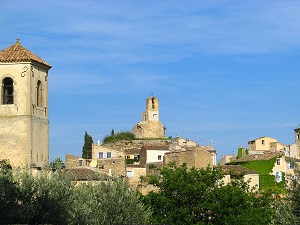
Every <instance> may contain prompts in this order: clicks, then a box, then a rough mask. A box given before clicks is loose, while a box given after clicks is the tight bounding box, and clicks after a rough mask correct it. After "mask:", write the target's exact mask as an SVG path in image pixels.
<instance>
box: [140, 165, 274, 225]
mask: <svg viewBox="0 0 300 225" xmlns="http://www.w3.org/2000/svg"><path fill="white" fill-rule="evenodd" d="M222 177H223V175H222V173H221V171H220V170H218V169H216V170H212V169H211V168H206V169H195V168H192V169H188V168H187V167H186V165H182V166H181V167H176V166H175V165H174V164H171V165H169V166H168V167H165V168H163V169H161V171H160V175H159V176H156V177H151V179H150V183H151V184H154V185H156V186H157V187H158V188H159V190H160V191H159V192H158V193H155V192H150V193H149V194H148V195H147V196H146V197H145V202H146V203H147V204H148V205H149V206H150V207H151V208H152V210H153V216H152V218H151V222H152V223H154V224H189V225H190V224H239V225H240V224H245V225H246V224H247V225H248V224H267V223H268V221H270V219H271V217H272V216H273V209H272V208H271V206H270V204H269V203H270V202H269V200H268V199H265V198H256V197H255V196H254V195H253V194H250V193H247V190H248V187H249V186H248V185H247V183H245V182H243V181H241V180H237V181H235V182H232V183H230V184H228V185H223V183H222V182H221V181H220V180H221V178H222Z"/></svg>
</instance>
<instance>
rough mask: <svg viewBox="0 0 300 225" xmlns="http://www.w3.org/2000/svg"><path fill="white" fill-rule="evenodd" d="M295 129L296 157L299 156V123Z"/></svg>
mask: <svg viewBox="0 0 300 225" xmlns="http://www.w3.org/2000/svg"><path fill="white" fill-rule="evenodd" d="M294 131H295V144H296V148H297V152H298V157H299V156H300V155H299V154H300V124H299V125H298V127H296V128H295V129H294Z"/></svg>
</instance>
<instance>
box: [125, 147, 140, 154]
mask: <svg viewBox="0 0 300 225" xmlns="http://www.w3.org/2000/svg"><path fill="white" fill-rule="evenodd" d="M140 152H141V149H139V148H130V149H125V154H127V155H130V154H140Z"/></svg>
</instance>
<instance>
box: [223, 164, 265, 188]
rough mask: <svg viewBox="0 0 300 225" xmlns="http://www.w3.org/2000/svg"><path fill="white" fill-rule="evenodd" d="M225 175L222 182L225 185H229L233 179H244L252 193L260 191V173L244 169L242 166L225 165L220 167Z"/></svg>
mask: <svg viewBox="0 0 300 225" xmlns="http://www.w3.org/2000/svg"><path fill="white" fill-rule="evenodd" d="M218 167H219V168H221V171H222V172H223V173H224V178H223V179H222V181H223V182H224V184H225V185H226V184H228V183H229V182H231V181H232V179H235V178H237V179H242V180H243V181H245V182H248V184H249V189H250V190H251V191H257V190H259V173H258V172H256V171H253V170H250V169H248V168H245V167H242V166H241V165H223V166H218Z"/></svg>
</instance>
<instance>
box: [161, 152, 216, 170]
mask: <svg viewBox="0 0 300 225" xmlns="http://www.w3.org/2000/svg"><path fill="white" fill-rule="evenodd" d="M171 162H175V164H176V166H181V165H182V164H183V163H185V164H186V165H187V167H188V168H192V167H195V168H206V167H208V166H209V167H211V168H212V167H213V166H214V154H212V153H210V152H208V151H206V150H202V149H197V148H196V149H193V150H185V151H175V152H169V153H166V154H165V156H164V165H167V164H169V163H171Z"/></svg>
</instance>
